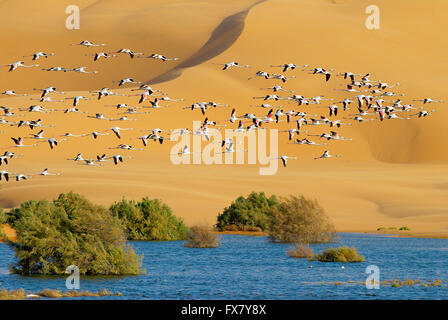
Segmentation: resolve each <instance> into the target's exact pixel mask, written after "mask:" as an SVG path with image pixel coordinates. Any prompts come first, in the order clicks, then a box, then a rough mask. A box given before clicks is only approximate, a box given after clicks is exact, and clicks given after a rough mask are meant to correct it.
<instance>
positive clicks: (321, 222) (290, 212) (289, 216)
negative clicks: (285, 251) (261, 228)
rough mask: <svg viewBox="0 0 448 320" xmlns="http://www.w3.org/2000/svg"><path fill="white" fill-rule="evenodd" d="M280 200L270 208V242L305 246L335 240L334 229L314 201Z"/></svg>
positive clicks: (302, 198) (294, 198)
mask: <svg viewBox="0 0 448 320" xmlns="http://www.w3.org/2000/svg"><path fill="white" fill-rule="evenodd" d="M280 200H281V202H280V203H279V204H278V205H276V206H275V207H273V208H272V218H271V219H272V220H271V221H272V225H271V228H270V229H271V230H270V239H271V240H272V241H275V242H285V243H296V242H298V243H302V244H307V243H324V242H331V241H333V240H334V239H335V238H336V236H337V233H336V231H335V227H334V226H333V224H332V223H331V221H330V219H329V218H328V216H327V215H326V214H325V211H324V209H323V208H322V207H321V206H320V205H319V203H318V202H317V201H316V200H309V199H306V198H305V197H303V196H300V197H296V196H290V197H289V198H281V199H280Z"/></svg>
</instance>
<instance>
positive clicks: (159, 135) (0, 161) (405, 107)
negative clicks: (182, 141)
mask: <svg viewBox="0 0 448 320" xmlns="http://www.w3.org/2000/svg"><path fill="white" fill-rule="evenodd" d="M72 45H80V46H84V47H105V44H94V43H92V42H90V41H86V40H85V41H82V42H81V43H78V44H72ZM119 54H125V55H129V57H130V59H135V58H141V59H142V58H148V59H155V60H160V61H163V62H165V61H176V60H179V59H178V58H167V57H166V56H164V55H162V54H151V55H148V56H145V54H144V53H141V52H134V51H132V50H130V49H126V48H122V49H120V50H117V51H113V52H96V53H93V54H86V55H87V56H92V57H93V61H97V60H98V59H109V58H114V57H117V55H119ZM54 55H55V53H45V52H36V53H34V54H31V55H29V56H25V57H32V58H31V60H32V61H33V62H32V63H34V64H31V63H25V61H17V62H14V63H11V64H8V65H5V66H3V67H7V68H9V72H16V71H17V70H18V69H20V68H39V67H40V66H39V64H36V63H38V60H41V59H45V60H47V59H49V61H50V60H51V58H50V57H51V56H54ZM218 65H221V66H222V70H225V71H226V72H229V71H227V70H229V69H236V68H250V66H249V65H241V64H240V63H238V62H236V61H232V62H228V63H223V64H218ZM308 67H309V66H308V65H295V64H293V63H286V64H281V65H271V66H270V68H273V69H274V70H275V69H279V70H281V72H282V73H273V72H266V71H261V70H259V71H257V72H255V73H254V74H253V76H252V77H250V78H249V79H248V80H252V79H256V78H259V79H260V78H261V79H265V80H279V82H278V83H276V84H275V85H273V86H271V87H266V88H263V89H264V90H269V91H272V92H271V93H269V94H266V95H263V96H256V97H253V99H254V100H257V99H260V100H262V103H261V104H257V105H253V107H257V108H265V109H267V110H268V112H267V113H265V115H261V116H260V115H258V116H257V115H256V114H255V113H245V114H243V115H237V113H236V109H235V108H232V111H231V112H230V118H228V119H224V120H223V121H222V122H217V121H211V120H209V118H208V116H206V112H207V110H209V109H210V108H217V107H230V105H228V104H221V103H217V102H213V101H209V102H195V103H193V104H191V105H189V106H186V107H184V108H183V109H185V110H196V109H199V110H200V111H201V113H202V115H203V116H204V117H206V118H205V120H204V121H203V122H202V126H201V127H200V128H199V130H191V129H188V128H183V129H180V130H179V129H176V130H175V129H165V130H162V129H160V128H155V129H149V130H147V133H146V134H145V135H143V136H140V137H136V138H135V139H136V140H137V139H138V140H141V143H142V146H141V147H140V148H137V147H135V146H132V145H128V144H123V143H121V144H118V146H115V147H109V149H110V150H144V148H145V147H146V146H147V145H148V142H149V141H154V142H159V143H160V144H162V143H163V142H164V141H165V140H170V137H168V136H169V135H172V134H173V133H174V132H177V133H178V134H180V135H184V134H193V135H201V136H203V137H205V138H206V139H207V140H210V136H211V135H212V134H213V130H218V129H217V127H225V126H227V125H229V126H232V125H235V133H237V132H242V133H247V132H250V131H252V130H259V129H264V128H265V127H266V125H267V124H273V125H275V124H278V123H279V122H286V123H288V124H291V127H292V128H291V129H288V130H283V131H282V132H287V133H288V136H289V138H288V140H289V143H294V144H297V145H310V146H327V145H328V144H329V143H330V142H331V141H333V140H345V141H350V140H352V139H351V138H345V137H342V136H340V135H339V134H338V133H337V132H336V131H330V132H329V133H326V132H324V133H322V134H307V133H308V130H303V128H304V127H309V126H329V127H330V128H332V129H330V130H336V128H340V127H341V126H348V125H352V122H348V121H347V120H351V121H355V122H358V123H360V122H367V121H385V120H393V119H401V120H410V119H412V118H413V117H418V118H422V117H427V116H429V115H431V114H432V113H433V112H434V111H435V110H432V109H431V110H425V107H426V106H427V105H429V104H431V103H437V102H438V103H441V102H443V101H441V100H433V99H431V98H424V99H419V100H413V101H414V102H418V103H420V104H421V106H414V105H413V104H407V103H405V102H403V100H402V99H403V98H401V97H402V96H404V94H397V93H394V92H392V91H390V89H391V88H393V87H396V86H398V85H399V83H396V84H392V85H389V84H387V83H386V82H383V81H381V80H372V79H370V75H369V74H354V73H351V72H342V73H339V72H336V71H335V70H334V69H327V68H322V67H315V68H310V69H307V68H308ZM41 70H42V71H47V72H50V71H54V72H78V73H85V74H92V75H93V74H97V73H98V71H88V67H84V66H82V67H78V68H64V67H59V66H58V67H50V68H41ZM298 71H301V72H307V73H309V74H312V75H314V76H316V77H322V79H323V81H325V82H329V81H330V80H331V79H333V77H343V79H344V81H346V84H345V85H346V87H345V88H344V89H335V90H342V91H345V92H347V93H350V94H351V93H354V95H352V96H350V97H348V98H345V99H343V100H341V101H334V99H332V98H326V97H324V96H316V97H305V96H302V95H299V94H296V93H295V91H294V90H290V89H286V88H284V87H283V85H286V84H287V82H288V80H290V79H292V78H295V75H294V74H293V73H294V72H298ZM112 82H113V83H117V84H118V86H119V87H122V86H124V85H126V84H129V85H136V86H135V87H134V88H133V89H131V91H136V92H137V93H136V94H123V93H116V92H113V91H111V90H110V89H109V88H102V89H100V90H96V91H89V92H88V93H89V94H90V96H87V97H85V96H70V94H67V93H65V92H62V91H58V90H57V89H56V87H53V86H49V87H47V88H33V91H38V92H40V97H39V98H30V99H31V100H38V101H39V103H40V104H31V105H30V106H29V107H26V108H17V111H18V112H23V113H22V114H19V113H16V112H13V111H12V110H14V109H15V108H13V107H8V106H0V108H1V109H2V112H3V114H2V115H0V125H3V126H4V127H7V126H14V127H28V128H29V129H30V130H31V133H29V134H28V135H27V136H25V137H11V140H12V141H13V143H14V144H13V145H11V146H8V147H4V148H3V149H4V150H5V151H4V153H3V155H0V180H5V181H9V180H10V179H15V180H16V181H20V180H26V179H28V178H31V177H33V176H35V175H40V176H48V175H60V174H61V173H55V172H49V170H48V168H45V169H44V170H43V171H42V172H40V173H39V174H23V173H15V172H9V171H7V170H5V167H6V165H9V163H10V162H13V161H14V159H16V158H18V157H20V156H23V155H21V154H17V153H16V152H13V151H12V150H13V148H26V147H30V148H32V147H36V146H38V145H39V143H41V142H46V143H48V145H49V147H50V149H51V150H53V149H54V148H56V147H57V146H58V144H60V143H61V142H63V141H69V139H70V138H75V137H88V136H91V137H92V138H93V139H100V137H101V136H104V135H114V136H115V137H116V138H117V139H121V135H122V133H123V132H124V131H133V130H134V128H133V127H126V128H122V127H119V126H111V127H110V128H109V129H107V130H101V131H92V132H87V133H81V134H72V133H70V132H66V133H63V134H62V133H61V134H59V135H57V136H53V137H47V136H45V128H48V127H55V124H46V125H44V124H43V123H42V120H41V119H38V120H24V118H23V117H24V113H31V112H37V113H53V112H63V113H65V114H67V113H79V114H86V117H88V118H93V119H98V120H102V121H111V122H115V121H120V122H129V121H130V122H132V121H137V120H139V119H138V117H137V116H138V115H142V114H147V113H149V111H145V110H144V109H157V108H167V107H169V106H168V105H166V104H164V103H168V102H176V101H183V100H184V99H172V98H169V97H168V96H167V94H166V93H165V92H163V91H161V90H155V89H153V88H152V87H151V86H150V85H148V84H145V83H142V82H140V81H135V80H134V79H133V78H124V79H119V80H114V81H112ZM1 94H2V95H7V96H27V95H28V94H26V93H24V94H18V93H16V92H15V91H14V90H6V91H4V92H2V93H1ZM30 95H32V94H30ZM108 96H120V97H123V98H122V99H123V100H125V99H128V98H129V99H134V98H132V97H138V99H136V100H135V102H136V103H137V102H138V105H139V106H135V107H131V106H128V104H126V103H120V104H116V105H105V106H106V107H111V108H115V109H117V110H118V109H120V110H121V109H124V110H125V112H124V113H123V115H122V116H120V117H117V118H114V117H112V118H111V117H106V116H105V115H104V114H102V113H97V112H96V113H94V114H90V113H89V112H88V111H81V109H80V108H79V105H80V104H82V100H96V101H102V100H103V99H104V98H106V97H108ZM56 97H60V98H59V99H58V98H56ZM151 99H154V100H151ZM388 99H389V100H388ZM269 100H274V101H280V100H284V101H286V102H288V103H293V104H296V105H297V107H300V109H301V110H293V109H291V110H288V111H285V110H284V107H282V106H275V105H270V104H268V101H269ZM65 101H68V102H67V103H69V104H70V105H69V106H67V107H64V108H62V109H51V108H47V107H45V106H43V105H44V104H45V103H49V102H59V103H63V102H65ZM145 101H148V102H147V103H149V104H150V105H148V106H143V105H141V104H142V103H143V102H145ZM324 101H329V102H328V103H329V105H328V106H327V110H328V116H326V115H317V114H308V112H306V111H304V110H306V109H309V108H307V107H309V106H312V105H321V104H322V103H323V102H324ZM330 101H331V102H330ZM125 102H127V101H125ZM159 103H162V104H159ZM352 103H353V106H355V107H353V109H355V110H357V112H355V113H347V110H351V108H352ZM340 113H344V114H345V115H346V116H344V117H342V119H344V120H342V119H337V118H336V117H337V116H338V114H340ZM127 115H130V116H131V117H135V118H128V117H127ZM227 122H228V123H229V124H225V123H227ZM310 128H311V127H310ZM34 129H36V131H37V130H38V132H36V131H34ZM2 132H3V133H2V134H5V133H4V131H2ZM164 132H166V134H163V133H164ZM302 134H306V137H303V138H296V139H294V136H295V135H297V136H298V135H302ZM308 137H318V140H319V141H318V142H316V141H312V140H311V139H312V138H308ZM25 139H30V140H31V141H33V142H29V143H27V142H26V140H25ZM34 142H35V143H34ZM220 145H221V148H223V152H222V153H233V152H246V151H247V150H238V149H235V142H234V140H233V139H225V140H223V141H221V142H220ZM193 153H196V152H191V151H190V150H189V148H188V146H186V145H185V146H184V147H183V149H182V151H181V152H179V153H178V154H179V155H184V154H193ZM332 157H341V155H333V154H331V153H330V151H329V150H325V151H324V152H323V153H322V154H321V155H316V157H315V158H314V159H316V160H318V159H326V158H332ZM131 158H132V157H130V156H122V155H121V154H113V155H110V156H107V155H106V154H105V153H103V154H102V155H97V156H96V158H84V156H83V154H82V153H79V154H77V155H76V156H74V157H73V158H71V159H67V160H70V161H74V162H77V163H79V164H83V165H87V166H104V163H105V162H108V161H111V162H113V163H114V164H115V165H118V164H120V163H121V162H123V161H124V159H131ZM275 159H279V160H281V161H282V163H283V166H285V167H286V165H287V161H288V160H289V159H297V157H295V156H288V155H280V156H279V157H278V158H275Z"/></svg>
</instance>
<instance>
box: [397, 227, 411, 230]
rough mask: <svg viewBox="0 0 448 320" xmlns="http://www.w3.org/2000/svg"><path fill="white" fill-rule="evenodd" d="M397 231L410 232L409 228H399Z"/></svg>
mask: <svg viewBox="0 0 448 320" xmlns="http://www.w3.org/2000/svg"><path fill="white" fill-rule="evenodd" d="M399 230H400V231H411V229H410V228H409V227H401V228H400V229H399Z"/></svg>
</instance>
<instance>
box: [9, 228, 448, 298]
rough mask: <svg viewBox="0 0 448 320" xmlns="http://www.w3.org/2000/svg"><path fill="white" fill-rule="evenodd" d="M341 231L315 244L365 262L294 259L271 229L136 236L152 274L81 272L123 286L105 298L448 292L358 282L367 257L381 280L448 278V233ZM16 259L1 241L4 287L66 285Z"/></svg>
mask: <svg viewBox="0 0 448 320" xmlns="http://www.w3.org/2000/svg"><path fill="white" fill-rule="evenodd" d="M340 235H341V239H340V241H339V242H338V243H332V244H320V245H312V246H311V247H312V248H313V250H314V252H319V251H321V250H322V249H325V248H327V247H330V246H336V245H338V246H339V245H348V246H354V247H356V248H357V249H358V251H359V253H361V254H362V255H364V256H365V258H366V261H365V262H362V263H323V262H316V261H313V262H308V261H307V260H306V259H293V258H290V257H288V255H287V254H286V251H287V250H288V248H289V247H290V245H287V244H274V243H270V242H269V241H268V239H267V237H252V236H240V235H222V236H221V243H220V246H219V248H216V249H191V248H185V247H184V246H183V242H181V241H175V242H132V243H131V244H132V245H133V246H134V248H135V250H136V251H137V252H138V253H139V254H144V259H143V268H144V269H145V270H146V274H143V275H140V276H131V277H81V290H89V291H99V290H100V289H102V288H105V289H108V290H111V291H114V292H120V293H122V294H123V296H119V297H104V298H103V299H249V300H251V299H351V300H352V299H448V286H447V284H446V283H444V284H443V285H441V286H436V287H422V286H421V285H420V284H417V285H414V286H403V287H398V288H393V287H391V286H390V284H389V285H381V287H380V289H378V290H375V289H370V290H369V289H367V288H366V287H365V285H361V284H358V282H363V283H364V282H365V280H366V278H367V276H368V274H366V273H365V272H366V267H367V266H369V265H376V266H378V267H379V268H380V280H381V281H385V280H392V279H400V280H405V279H413V280H416V279H420V280H422V281H430V280H435V279H441V280H443V281H444V282H445V281H448V240H447V239H417V238H398V237H390V236H384V235H371V234H354V233H342V234H340ZM14 262H15V257H14V252H13V250H12V249H11V248H9V247H8V246H7V245H5V244H0V288H6V289H8V290H9V289H19V288H24V289H25V290H26V291H32V292H36V291H39V290H42V289H45V288H51V289H60V290H63V291H66V290H67V289H66V287H65V278H62V277H23V276H19V275H15V274H11V273H9V271H8V266H9V265H10V264H12V263H14ZM310 266H312V268H310ZM342 266H344V268H341V267H342ZM348 281H355V283H347V282H348ZM322 282H343V284H342V285H335V284H322ZM89 299H92V298H89ZM95 299H96V298H95Z"/></svg>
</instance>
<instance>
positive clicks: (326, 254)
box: [313, 246, 364, 262]
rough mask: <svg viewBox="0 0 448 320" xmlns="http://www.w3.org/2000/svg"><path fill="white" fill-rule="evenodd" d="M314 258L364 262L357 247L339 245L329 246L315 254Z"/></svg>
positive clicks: (328, 260) (325, 260)
mask: <svg viewBox="0 0 448 320" xmlns="http://www.w3.org/2000/svg"><path fill="white" fill-rule="evenodd" d="M313 260H318V261H322V262H362V261H364V257H363V256H362V255H360V254H358V251H357V250H356V248H349V247H347V246H345V247H338V248H328V249H326V250H324V251H322V252H321V253H320V254H318V255H315V256H314V257H313Z"/></svg>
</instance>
